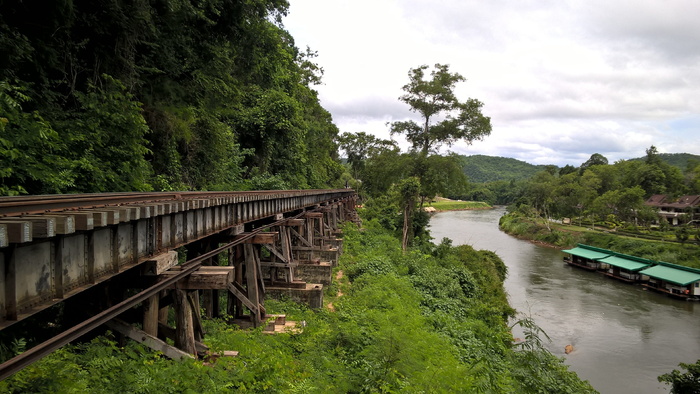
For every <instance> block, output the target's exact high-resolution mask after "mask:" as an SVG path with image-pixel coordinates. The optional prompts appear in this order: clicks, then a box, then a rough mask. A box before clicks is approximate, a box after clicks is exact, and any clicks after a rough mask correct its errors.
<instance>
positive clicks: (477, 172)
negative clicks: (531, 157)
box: [460, 155, 546, 183]
mask: <svg viewBox="0 0 700 394" xmlns="http://www.w3.org/2000/svg"><path fill="white" fill-rule="evenodd" d="M460 159H461V160H462V168H463V170H464V173H465V174H466V175H467V178H468V179H469V182H472V183H484V182H494V181H510V180H516V181H517V180H522V179H528V178H530V177H531V176H533V175H534V174H536V173H538V172H540V171H542V170H544V169H545V167H546V166H544V165H534V164H530V163H526V162H524V161H521V160H517V159H513V158H509V157H498V156H485V155H473V156H461V158H460Z"/></svg>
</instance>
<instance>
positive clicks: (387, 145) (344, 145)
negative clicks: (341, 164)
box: [338, 132, 397, 179]
mask: <svg viewBox="0 0 700 394" xmlns="http://www.w3.org/2000/svg"><path fill="white" fill-rule="evenodd" d="M338 142H339V145H340V148H341V149H342V150H344V151H345V157H346V158H347V160H348V163H349V164H350V167H351V168H352V172H353V174H352V175H353V176H354V177H355V178H360V179H361V178H362V172H363V170H364V168H365V163H366V161H367V159H368V158H370V157H371V156H376V155H378V154H379V153H381V152H382V151H386V150H394V149H396V148H397V146H396V142H394V141H390V140H382V139H379V138H377V137H375V136H373V135H371V134H367V133H365V132H359V133H343V134H341V135H340V136H339V137H338Z"/></svg>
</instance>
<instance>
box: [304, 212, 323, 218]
mask: <svg viewBox="0 0 700 394" xmlns="http://www.w3.org/2000/svg"><path fill="white" fill-rule="evenodd" d="M304 216H305V217H307V218H311V219H320V218H323V212H306V213H305V214H304Z"/></svg>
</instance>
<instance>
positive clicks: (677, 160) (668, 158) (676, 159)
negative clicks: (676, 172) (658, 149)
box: [630, 153, 700, 171]
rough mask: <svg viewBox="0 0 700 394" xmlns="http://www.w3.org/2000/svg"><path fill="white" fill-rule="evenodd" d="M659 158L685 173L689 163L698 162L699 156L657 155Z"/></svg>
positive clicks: (684, 154) (680, 154)
mask: <svg viewBox="0 0 700 394" xmlns="http://www.w3.org/2000/svg"><path fill="white" fill-rule="evenodd" d="M659 157H660V158H661V160H663V161H664V162H665V163H667V164H669V165H672V166H674V167H678V168H680V169H681V171H685V170H686V169H687V168H688V163H689V162H696V163H697V162H700V155H693V154H690V153H659ZM645 159H646V157H637V158H635V159H630V160H645Z"/></svg>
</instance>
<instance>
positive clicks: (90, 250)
mask: <svg viewBox="0 0 700 394" xmlns="http://www.w3.org/2000/svg"><path fill="white" fill-rule="evenodd" d="M86 238H87V239H86V242H87V248H86V250H87V256H85V258H86V260H87V277H88V282H90V283H95V233H94V232H93V231H90V232H89V233H88V234H86ZM60 243H61V242H60V241H59V244H60ZM58 253H59V248H56V257H58V256H61V257H62V256H63V251H60V253H61V254H58Z"/></svg>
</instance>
